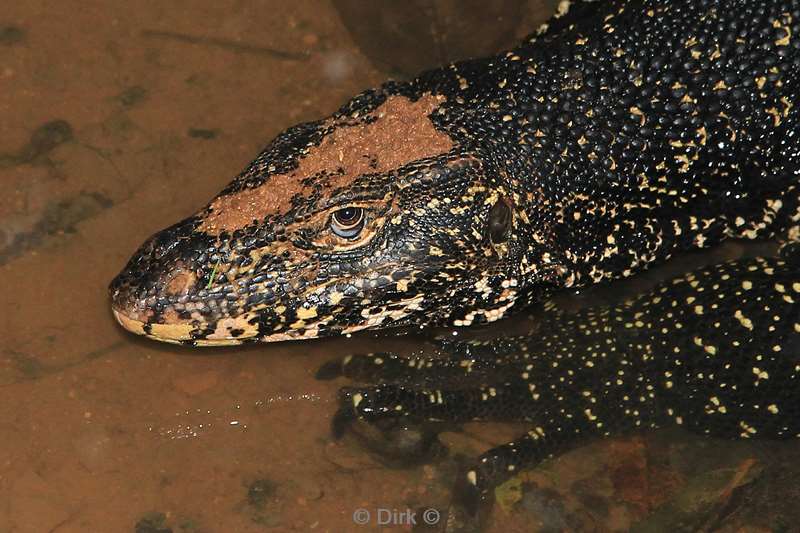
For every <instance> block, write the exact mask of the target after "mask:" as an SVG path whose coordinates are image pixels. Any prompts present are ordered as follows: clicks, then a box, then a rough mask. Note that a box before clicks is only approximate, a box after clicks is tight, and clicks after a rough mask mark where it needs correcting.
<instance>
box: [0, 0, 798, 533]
mask: <svg viewBox="0 0 800 533" xmlns="http://www.w3.org/2000/svg"><path fill="white" fill-rule="evenodd" d="M553 4H554V2H538V1H533V0H532V1H529V2H525V1H497V2H491V3H489V4H486V3H478V2H471V1H470V2H463V3H460V4H459V3H458V2H455V1H452V2H451V1H444V2H429V1H422V0H419V1H414V2H408V3H403V4H402V5H401V4H400V3H397V4H393V5H390V4H388V3H387V4H385V5H384V6H383V9H376V8H375V5H374V4H370V5H367V4H364V3H360V2H355V1H347V0H339V1H332V2H323V1H311V0H296V1H294V2H291V3H289V2H278V1H263V2H249V1H242V0H222V1H216V2H210V1H202V2H200V1H191V2H190V1H181V2H168V3H163V2H155V1H144V0H143V1H140V2H135V3H128V2H121V1H109V2H101V1H96V0H94V1H87V2H76V1H65V2H55V3H54V2H44V1H41V0H30V1H27V2H14V3H7V4H5V5H4V6H3V9H2V10H0V117H2V118H0V184H2V187H3V189H2V190H3V194H2V195H0V309H2V312H1V314H0V317H1V318H2V319H0V533H7V532H8V533H11V532H29V531H30V532H47V531H58V532H61V533H63V532H83V531H91V532H94V531H98V532H105V531H108V532H117V531H120V532H124V531H137V532H138V533H145V532H155V531H160V532H166V531H174V532H198V533H199V532H233V531H235V532H261V531H324V532H349V531H373V530H378V529H380V530H400V531H402V530H407V529H408V526H407V525H402V524H400V522H402V521H404V520H405V519H404V515H403V514H402V513H403V512H404V511H406V510H409V509H410V510H413V509H416V508H418V507H422V506H433V507H440V508H441V507H444V506H446V503H447V499H448V487H449V484H450V482H451V480H452V475H453V472H454V471H455V468H456V466H455V465H456V463H457V461H455V460H454V459H453V458H454V457H458V456H459V455H463V456H467V457H469V456H474V455H476V454H477V453H479V452H480V451H481V450H484V449H486V448H488V447H490V446H491V445H494V444H500V443H502V442H504V440H508V439H510V438H512V437H513V436H514V435H515V433H517V432H519V431H520V430H521V429H523V428H520V427H510V426H507V425H499V424H494V425H491V424H484V425H477V424H473V425H468V426H467V427H465V428H464V429H463V430H461V431H451V432H448V433H446V434H443V435H442V440H443V441H444V442H445V443H446V444H447V446H448V448H449V450H450V454H449V456H448V458H445V459H440V460H438V461H434V462H432V463H430V464H426V465H421V466H414V467H408V468H399V467H397V466H396V465H388V464H386V462H385V461H383V460H382V459H381V458H380V457H379V456H375V455H373V454H370V453H369V452H368V451H367V450H365V449H364V447H363V446H361V445H360V444H359V442H357V441H356V440H354V439H352V438H347V437H346V438H344V439H342V440H339V441H337V440H334V439H333V438H332V436H331V432H330V421H331V417H332V415H333V413H334V412H335V409H336V401H335V398H336V391H337V389H338V388H339V387H340V386H342V385H343V384H344V381H342V380H338V381H332V382H320V381H317V380H315V379H314V373H315V371H316V369H317V368H318V367H319V366H320V365H321V364H323V363H324V362H326V361H329V360H331V359H333V358H337V357H341V356H343V355H345V354H348V353H355V352H365V351H372V350H375V349H377V348H380V349H384V350H385V349H387V348H388V349H393V350H396V351H398V352H400V353H408V352H409V351H414V350H418V349H419V348H420V341H419V339H418V338H417V337H416V336H397V335H393V334H390V335H388V336H383V337H376V336H375V335H371V334H365V335H359V336H355V337H353V338H339V339H327V340H320V341H312V342H303V343H280V344H272V345H258V346H247V347H240V348H234V349H203V350H192V349H182V348H176V347H173V346H167V345H160V344H157V343H154V342H152V341H147V340H142V339H140V338H136V337H134V336H132V335H130V334H127V333H126V332H124V331H122V330H121V328H119V327H118V326H117V325H116V324H115V323H114V321H113V319H112V317H111V314H110V311H109V302H108V296H107V292H106V286H107V284H108V282H109V280H110V279H111V278H112V277H113V276H114V275H115V274H116V273H117V271H118V270H119V269H120V268H121V267H122V266H123V265H124V263H125V261H126V260H127V259H128V257H129V255H130V254H131V253H132V252H133V251H134V250H135V248H136V247H137V246H138V245H139V244H140V243H141V242H142V241H143V240H144V239H145V238H146V237H147V236H149V235H150V234H151V233H153V232H155V231H157V230H159V229H161V228H163V227H165V226H167V225H169V224H171V223H173V222H175V221H176V220H178V219H180V218H183V217H184V216H186V215H188V214H190V213H192V212H194V211H195V210H196V209H197V208H198V207H199V206H202V205H203V204H205V203H206V202H207V201H208V199H209V198H211V197H212V196H213V195H214V194H215V193H216V192H218V190H219V189H221V188H222V187H223V186H224V185H225V184H226V183H227V182H228V181H229V180H230V179H231V178H232V177H233V176H234V175H235V174H236V173H237V172H238V171H239V170H240V169H241V168H243V167H244V166H245V165H246V164H247V163H248V162H249V161H250V160H251V159H252V158H253V157H254V156H255V155H256V154H257V153H258V151H259V150H260V149H261V148H262V147H263V146H264V144H265V143H266V142H267V141H268V140H269V139H271V138H272V137H273V136H274V135H275V134H277V133H278V132H279V131H280V130H282V129H283V128H285V127H287V126H289V125H292V124H294V123H297V122H300V121H303V120H311V119H316V118H319V117H322V116H325V115H327V114H329V113H330V112H332V111H333V110H334V109H336V108H337V107H338V105H340V104H341V103H342V102H343V101H345V100H346V99H347V98H348V97H349V96H351V95H353V94H355V93H357V92H358V91H360V90H362V89H364V88H366V87H369V86H373V85H376V84H377V83H379V82H381V81H382V80H384V79H385V78H386V77H387V76H389V75H394V76H404V75H409V74H411V73H413V72H414V71H415V70H418V69H422V68H426V67H429V66H433V65H435V64H436V63H439V62H441V61H447V60H450V59H455V58H457V57H460V56H463V55H470V54H480V53H486V52H489V51H491V50H494V49H498V48H501V47H502V46H507V45H509V44H512V43H513V42H514V41H515V40H516V39H518V38H519V37H521V36H522V35H524V34H525V33H527V32H528V31H530V30H532V29H534V28H535V27H536V24H538V22H539V21H541V20H542V19H544V18H545V17H546V16H547V15H548V14H549V13H550V12H551V11H552V9H553ZM740 253H742V249H741V247H740V246H738V245H732V246H728V247H726V248H724V249H723V250H722V251H721V252H717V255H716V256H713V257H712V258H711V259H709V258H707V257H705V256H703V257H696V256H691V257H689V258H687V259H684V260H682V261H676V262H674V263H672V264H670V265H669V266H668V267H667V269H666V270H664V269H662V270H661V271H659V272H655V273H649V274H648V275H647V276H643V277H642V278H641V279H640V280H638V281H637V282H635V283H633V284H631V283H629V284H627V285H626V286H625V287H627V288H625V289H622V290H623V291H633V292H635V291H636V290H641V288H642V286H644V285H646V284H648V283H651V282H652V281H653V280H655V279H658V278H659V277H664V276H666V275H670V274H673V273H675V272H680V271H681V270H683V269H685V268H687V266H688V265H689V264H691V263H693V262H709V261H711V260H713V259H715V258H719V257H731V256H736V255H739V254H740ZM619 290H620V289H618V288H615V289H614V290H613V291H609V290H605V291H604V290H603V289H599V290H597V291H588V292H585V293H584V294H582V295H577V296H576V295H567V296H564V297H562V303H565V304H566V305H576V306H577V305H582V304H583V303H584V302H587V301H590V302H593V303H595V302H597V301H605V300H608V301H611V300H612V299H613V298H614V297H615V295H616V294H617V293H618V292H619ZM533 313H534V315H535V311H533ZM531 320H532V322H533V323H535V320H536V319H535V316H534V318H532V319H531ZM530 327H531V326H530V323H529V321H528V319H527V317H526V316H522V317H519V318H517V319H515V320H511V321H503V322H501V323H499V324H497V325H495V326H492V328H485V329H484V330H481V331H478V332H465V331H459V332H456V333H457V334H460V335H471V334H489V335H502V334H506V333H508V332H510V331H515V330H521V331H524V330H526V329H527V328H530ZM440 333H444V334H452V332H451V331H444V332H440ZM797 457H798V454H797V451H796V446H791V445H789V444H775V443H756V444H741V443H720V442H719V441H709V440H704V439H699V438H696V437H691V436H687V435H685V434H683V433H680V432H677V433H673V432H659V433H656V434H650V435H643V436H633V437H629V438H625V439H614V440H610V441H607V442H603V443H597V444H592V445H589V446H586V447H582V448H581V449H579V450H576V451H574V452H571V453H569V454H566V455H565V456H563V457H561V458H559V459H557V460H555V461H551V462H549V463H547V464H545V465H542V466H541V467H539V468H537V469H534V470H531V471H529V472H526V473H524V474H523V475H522V476H520V477H518V478H516V479H515V480H513V481H512V483H510V484H509V485H508V486H507V487H506V490H505V491H504V492H503V493H502V495H501V496H502V499H503V501H502V504H498V506H497V508H496V510H495V513H494V516H493V521H492V524H491V525H490V526H489V530H490V531H512V532H513V531H531V530H534V531H561V530H568V531H625V530H630V529H631V528H634V529H636V530H640V531H659V530H664V529H662V528H666V527H669V528H672V527H673V526H675V524H678V525H683V527H687V528H688V529H689V530H691V529H698V528H700V529H702V528H705V529H706V530H713V529H722V530H724V529H725V528H734V527H739V526H741V525H742V524H745V525H748V524H749V525H752V524H756V525H758V526H759V527H761V528H762V530H769V529H772V528H773V527H774V528H775V529H780V528H781V527H785V528H786V529H784V530H787V531H788V530H791V529H792V526H791V525H792V524H795V525H796V523H798V522H797V521H794V522H793V521H792V520H793V519H795V518H797V514H798V511H797V510H796V509H792V508H791V507H792V506H791V504H787V503H785V502H791V501H793V496H794V497H796V496H797V492H798V488H797V487H796V485H797V484H796V483H793V482H792V480H793V479H794V474H796V473H797V468H796V467H794V464H795V463H796V458H797ZM775 495H780V498H777V497H775ZM697 502H699V503H697ZM781 502H784V504H783V505H781ZM358 509H366V510H368V511H369V512H370V513H371V515H370V519H369V520H368V521H367V524H365V525H361V524H357V523H356V522H355V521H354V513H355V512H356V511H357V510H358ZM380 517H382V519H383V520H384V521H389V522H393V525H385V526H383V525H381V524H379V519H380ZM776 517H777V518H776ZM798 521H800V519H799V520H798ZM667 525H668V526H667ZM731 530H732V529H731Z"/></svg>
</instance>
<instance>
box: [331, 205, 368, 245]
mask: <svg viewBox="0 0 800 533" xmlns="http://www.w3.org/2000/svg"><path fill="white" fill-rule="evenodd" d="M363 228H364V210H363V209H362V208H360V207H345V208H344V209H339V210H338V211H335V212H334V213H333V216H331V230H333V232H334V233H335V234H336V235H338V236H339V237H343V238H345V239H352V238H354V237H356V236H357V235H358V234H359V233H361V230H362V229H363Z"/></svg>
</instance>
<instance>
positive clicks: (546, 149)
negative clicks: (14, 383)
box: [111, 0, 800, 345]
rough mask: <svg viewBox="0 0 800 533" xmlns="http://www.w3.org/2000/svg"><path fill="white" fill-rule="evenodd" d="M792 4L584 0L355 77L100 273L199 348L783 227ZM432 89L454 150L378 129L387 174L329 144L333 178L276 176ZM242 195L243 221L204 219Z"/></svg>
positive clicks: (532, 287) (481, 296) (134, 326)
mask: <svg viewBox="0 0 800 533" xmlns="http://www.w3.org/2000/svg"><path fill="white" fill-rule="evenodd" d="M798 7H800V2H798V1H767V2H756V1H745V0H724V1H710V0H701V1H688V0H675V1H671V2H654V1H643V2H634V1H622V0H615V1H608V2H592V3H587V2H578V3H576V4H575V5H573V6H572V8H571V9H569V11H568V13H567V14H566V15H565V16H563V17H560V18H557V19H554V20H553V21H551V23H550V26H549V28H548V29H546V30H545V31H544V32H543V34H542V35H541V36H539V37H535V38H532V39H530V40H529V41H527V42H525V43H524V44H522V45H521V46H520V47H518V48H516V49H514V50H511V51H509V52H504V53H501V54H499V55H497V56H495V57H492V58H487V59H478V60H471V61H465V62H461V63H456V64H454V65H450V66H449V67H445V68H442V69H439V70H433V71H430V72H426V73H423V74H422V75H420V76H419V77H418V78H417V79H415V80H413V81H411V82H408V83H388V84H386V85H384V86H382V87H381V88H378V89H375V90H371V91H366V92H365V93H362V94H361V95H359V96H357V97H356V98H354V99H353V100H351V101H350V102H348V103H347V104H345V106H344V107H342V109H341V110H340V111H339V112H338V113H337V114H336V115H334V117H332V118H331V119H328V120H326V121H319V122H312V123H308V124H301V125H299V126H296V127H294V128H290V129H289V130H287V131H286V132H284V133H283V134H281V135H279V136H278V138H276V139H275V140H274V141H273V142H272V143H271V144H270V145H268V146H267V148H266V149H265V150H264V151H263V152H262V154H261V155H260V156H259V157H258V158H257V159H256V160H255V161H254V162H253V163H252V164H251V166H250V167H249V168H248V169H246V170H245V171H244V172H243V173H242V174H241V175H240V176H239V177H238V178H236V179H235V180H234V181H233V182H232V183H231V184H230V185H229V186H228V187H226V189H225V190H224V191H223V192H222V193H221V194H220V196H219V197H217V199H216V200H215V202H216V203H214V202H212V203H211V204H209V206H208V207H206V208H205V209H203V210H201V211H200V212H199V213H198V214H196V215H194V216H193V217H190V218H188V219H186V220H184V221H182V222H179V223H178V224H176V225H175V226H173V227H171V228H168V229H166V230H164V231H162V232H161V233H158V234H156V235H155V236H154V237H152V238H151V239H150V240H149V241H147V242H146V243H145V244H144V245H143V246H142V248H141V249H140V250H139V251H138V252H137V253H136V255H134V257H133V258H132V259H131V260H130V262H129V263H128V265H127V266H126V267H125V269H124V270H123V272H122V273H121V274H120V275H119V276H118V277H117V278H116V279H115V280H114V281H113V282H112V285H111V293H112V299H113V307H114V311H115V314H116V316H117V318H118V319H119V320H120V322H121V323H122V324H123V325H124V326H125V327H127V328H128V329H131V330H132V331H135V332H137V333H140V334H146V335H149V336H151V337H153V338H156V339H159V340H165V341H172V342H183V343H189V344H195V345H203V344H238V343H240V342H243V341H247V340H265V341H273V340H284V339H295V338H309V337H315V336H323V335H331V334H337V333H343V332H350V331H355V330H358V329H364V328H376V327H382V328H383V327H390V326H399V325H430V324H451V325H470V324H478V323H484V322H488V321H493V320H496V319H498V318H501V317H503V316H505V315H507V314H509V313H510V312H512V311H514V310H516V309H519V308H523V307H525V306H526V305H528V304H530V303H531V302H534V301H537V300H540V299H541V298H542V297H543V295H545V294H547V293H549V292H551V291H553V290H557V289H562V288H566V287H579V286H582V285H587V284H591V283H595V282H599V281H603V280H609V279H614V278H619V277H624V276H629V275H631V274H634V273H635V272H637V271H639V270H642V269H644V268H646V267H647V266H648V265H650V264H652V263H655V262H659V261H663V260H665V259H667V258H668V257H670V256H671V255H672V254H674V253H676V252H678V251H681V250H686V249H691V248H698V247H706V246H710V245H712V244H715V243H717V242H719V241H721V240H723V239H725V238H728V237H745V238H757V237H769V236H772V235H774V234H776V233H778V232H780V233H783V232H785V231H787V230H789V229H790V228H792V227H794V226H795V225H796V222H797V220H798V219H799V218H800V214H798V194H797V192H796V186H797V181H798V177H797V176H798V170H799V169H798V166H800V158H798V156H797V152H798V150H800V143H798V142H797V138H796V136H795V132H796V131H797V126H798V124H797V122H798V119H797V108H796V105H795V99H796V97H797V95H798V94H800V91H798V83H799V82H798V79H797V77H798V67H800V54H798V46H800V37H798V35H800V33H799V32H800V25H798V22H800V12H799V11H798ZM432 100H433V101H435V102H436V105H435V106H434V107H433V108H432V112H430V113H428V111H427V108H425V110H424V115H425V116H416V118H417V119H418V122H420V123H422V124H423V126H424V125H425V124H427V127H428V128H430V129H431V131H434V132H435V133H436V134H438V135H439V136H442V137H443V138H445V139H446V140H447V142H446V143H445V144H447V146H445V147H443V148H442V147H441V144H442V143H441V142H440V149H439V150H433V149H432V151H431V153H428V152H426V153H425V157H424V158H422V159H418V160H408V161H401V162H394V163H395V164H393V167H392V168H389V169H384V168H383V167H382V166H381V165H382V162H383V161H385V158H384V156H386V155H388V152H391V151H392V149H391V148H390V147H387V146H374V148H375V149H376V150H379V149H380V150H382V152H381V151H380V150H379V153H375V154H373V153H370V154H369V156H370V157H372V158H373V159H375V161H373V165H374V168H376V169H380V171H375V172H364V173H360V174H359V175H358V176H356V177H353V178H352V179H350V178H347V179H344V181H342V180H343V178H342V173H341V172H339V170H340V169H338V168H337V167H338V166H339V162H341V161H342V160H346V159H347V157H350V156H352V155H353V154H344V153H343V152H342V151H339V153H338V161H337V157H336V150H335V149H334V150H331V151H329V152H325V154H323V155H324V157H328V158H329V159H330V161H328V164H327V166H326V169H328V172H327V173H319V172H316V173H314V174H312V175H308V176H296V183H301V182H302V183H303V184H304V185H303V186H304V187H305V189H303V190H302V191H297V192H294V193H292V194H283V193H282V192H281V191H282V190H283V189H282V187H284V188H285V182H282V181H280V179H279V178H280V176H281V175H286V174H287V173H291V172H292V170H293V169H294V170H297V169H298V168H303V167H302V165H303V164H304V162H306V163H307V162H308V161H310V160H311V159H313V157H312V155H310V154H314V153H317V154H318V155H319V154H320V153H322V152H323V151H322V150H317V147H319V146H322V145H325V143H326V142H327V141H330V140H331V139H335V138H337V137H336V136H337V135H340V136H343V137H347V136H348V135H350V134H351V132H354V131H356V130H357V128H358V127H359V125H361V126H364V125H365V124H367V123H377V124H380V123H381V120H382V119H381V118H380V114H381V113H382V112H383V110H385V109H386V107H384V106H386V105H388V102H394V103H400V104H402V105H405V106H406V113H407V114H408V115H410V116H412V118H413V115H420V114H421V113H423V108H424V107H425V105H427V104H425V103H426V102H430V101H432ZM414 102H416V104H414ZM415 105H416V107H414V106H415ZM423 129H424V128H423ZM407 135H408V136H412V141H413V140H414V139H413V135H412V131H411V130H408V131H401V132H398V133H397V135H396V142H397V143H398V146H400V145H402V141H403V139H404V138H405V137H406V136H407ZM326 140H327V141H326ZM411 144H413V142H412V143H411ZM343 146H344V145H343ZM334 148H335V147H334ZM423 151H424V150H423ZM439 152H440V153H439ZM397 153H400V150H399V149H398V151H397ZM356 155H357V154H356ZM306 160H308V161H306ZM315 168H316V167H315ZM337 172H338V174H337ZM344 174H346V172H344ZM337 176H338V177H337ZM279 183H284V186H281V185H279ZM254 191H255V194H259V191H261V192H263V193H264V194H263V196H259V197H258V198H259V201H258V202H252V201H251V202H250V204H253V203H257V204H259V206H258V210H259V212H258V214H257V216H256V217H255V218H253V219H252V220H250V221H248V222H247V223H236V224H231V225H229V227H228V228H227V229H223V230H222V231H219V228H218V227H217V226H215V224H216V222H215V220H218V217H223V218H224V217H226V216H230V215H231V213H232V212H234V211H237V212H240V211H246V210H247V207H246V205H245V204H247V202H244V201H242V202H240V203H238V204H237V203H236V202H238V201H239V199H241V198H245V196H246V194H254ZM243 194H245V196H243ZM230 201H233V202H234V205H235V206H236V209H233V208H231V209H228V211H229V212H228V213H225V212H220V211H225V209H223V207H222V206H225V205H228V204H226V202H230ZM273 204H275V205H273ZM215 206H216V207H215ZM350 206H356V207H361V208H363V209H364V212H365V213H366V222H365V225H364V228H363V230H362V231H361V233H360V234H358V235H357V236H356V237H355V238H352V239H342V238H339V237H336V236H335V235H334V234H333V233H332V230H331V227H330V223H331V222H330V221H331V216H332V215H333V213H335V212H337V211H340V210H342V209H344V208H346V207H350ZM507 215H510V216H507ZM215 217H217V218H215ZM505 220H507V221H509V222H508V225H506V224H505V223H504V222H503V221H505ZM209 228H212V229H209Z"/></svg>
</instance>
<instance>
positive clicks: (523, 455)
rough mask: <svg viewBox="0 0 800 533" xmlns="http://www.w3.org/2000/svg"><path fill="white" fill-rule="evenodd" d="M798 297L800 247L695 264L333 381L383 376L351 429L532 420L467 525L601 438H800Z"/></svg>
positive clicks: (477, 467) (334, 369)
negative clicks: (528, 472)
mask: <svg viewBox="0 0 800 533" xmlns="http://www.w3.org/2000/svg"><path fill="white" fill-rule="evenodd" d="M798 302H800V251H798V250H792V251H789V250H788V249H787V251H786V258H785V259H781V258H756V259H750V260H743V261H738V262H730V263H724V264H720V265H715V266H711V267H706V268H702V269H699V270H696V271H694V272H691V273H689V274H687V275H685V276H681V277H679V278H676V279H674V280H670V281H667V282H665V283H662V284H661V285H659V286H657V287H656V288H654V289H653V290H652V291H650V292H648V293H645V294H642V295H640V296H637V297H635V298H633V299H631V300H629V301H627V302H625V303H623V304H620V305H618V306H615V307H603V308H593V309H586V310H582V311H579V312H575V313H567V312H563V311H559V310H553V311H551V313H550V314H548V316H547V318H546V319H545V321H544V322H543V323H541V324H540V326H539V327H537V328H536V331H535V332H534V333H532V334H530V335H524V336H519V337H514V338H508V339H497V340H493V341H488V342H485V341H482V342H477V341H466V342H461V343H455V344H452V345H451V346H449V348H448V351H450V352H451V354H452V357H450V358H440V359H411V358H403V357H398V356H395V355H391V354H370V355H359V356H352V357H348V358H346V359H344V360H343V361H342V362H341V363H339V364H337V365H333V364H332V365H328V366H327V367H326V368H324V369H323V372H322V373H323V374H324V375H325V377H332V376H334V375H338V374H339V373H341V374H343V375H345V376H347V377H350V378H354V379H358V380H362V381H363V380H366V381H380V382H381V383H380V384H379V385H373V386H360V387H347V388H344V389H342V398H341V400H342V404H341V409H340V411H339V414H338V416H337V425H338V426H339V428H340V429H342V426H343V425H346V424H347V423H348V422H349V421H351V420H353V419H354V418H356V417H357V418H360V419H363V420H365V421H367V422H369V423H375V422H378V421H386V420H402V421H405V422H432V421H433V422H435V421H448V422H464V421H472V420H478V421H480V420H493V421H496V420H505V421H525V422H530V423H531V429H530V430H529V431H528V432H526V433H525V434H523V435H521V436H520V437H519V438H517V439H515V440H514V441H513V442H510V443H508V444H505V445H502V446H498V447H496V448H494V449H492V450H489V451H488V452H486V453H484V454H483V455H482V456H481V457H480V458H479V459H478V460H477V461H475V463H474V464H473V466H472V467H470V468H468V469H467V470H466V471H465V472H464V474H463V475H462V477H461V478H460V479H459V480H458V483H457V492H456V494H457V496H458V498H457V500H456V501H455V505H454V506H453V509H455V510H460V512H461V514H462V515H465V516H459V517H458V519H459V520H462V521H463V520H464V519H465V518H471V517H473V516H474V515H475V513H476V512H477V510H478V509H479V504H480V503H481V501H482V500H483V501H484V502H485V503H488V504H490V503H491V501H489V500H488V499H487V498H486V497H487V496H488V494H489V491H490V489H492V488H494V487H495V486H496V485H497V484H498V483H500V482H502V481H504V480H505V479H507V478H508V477H511V476H512V475H514V474H515V473H517V472H519V471H520V470H522V469H523V468H526V467H530V466H532V465H536V464H538V463H539V462H541V461H543V460H545V459H547V458H549V457H552V456H554V455H556V454H559V453H563V452H564V451H566V450H569V449H570V448H573V447H575V446H577V445H580V444H581V443H584V442H586V441H587V440H588V439H590V438H597V437H608V436H612V435H620V434H624V433H627V432H631V431H634V430H639V429H656V428H662V427H668V426H675V425H677V426H681V427H685V428H687V429H689V430H690V431H693V432H696V433H701V434H705V435H710V436H714V437H720V438H736V439H740V438H772V439H785V438H797V437H800V404H799V403H798V398H800V305H798ZM456 516H458V515H456ZM467 523H469V520H467ZM456 529H457V528H456Z"/></svg>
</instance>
